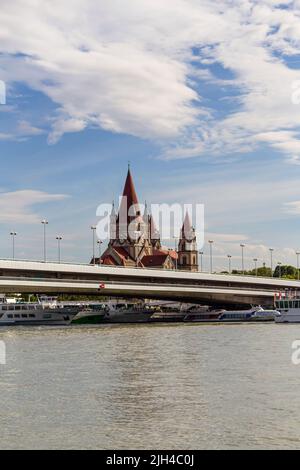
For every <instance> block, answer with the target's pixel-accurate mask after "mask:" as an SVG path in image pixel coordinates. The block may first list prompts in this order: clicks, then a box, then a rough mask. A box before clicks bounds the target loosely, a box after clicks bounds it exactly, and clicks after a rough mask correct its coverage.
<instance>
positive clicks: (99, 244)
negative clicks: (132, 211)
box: [10, 219, 300, 281]
mask: <svg viewBox="0 0 300 470" xmlns="http://www.w3.org/2000/svg"><path fill="white" fill-rule="evenodd" d="M41 223H42V224H43V235H44V236H43V246H44V253H43V254H44V262H45V263H46V261H47V231H46V228H47V226H48V225H49V222H48V220H46V219H44V220H42V221H41ZM96 229H97V227H96V226H94V225H92V226H91V230H92V234H93V264H94V265H95V264H96V254H95V240H96ZM17 235H18V233H17V232H15V231H11V232H10V236H11V237H12V259H13V260H15V245H16V243H15V239H16V236H17ZM174 238H175V237H174ZM56 240H57V251H58V262H59V263H60V262H61V241H62V240H63V237H62V236H61V235H58V236H57V237H56ZM102 243H103V241H102V240H97V244H98V247H99V264H101V255H102V254H101V251H102V247H101V245H102ZM208 243H209V260H210V261H209V264H210V273H212V272H213V243H214V240H208ZM175 246H176V240H175ZM245 246H246V245H245V244H243V243H241V244H240V247H241V250H242V253H241V255H242V256H241V260H242V266H241V268H242V274H244V273H245V266H244V248H245ZM269 252H270V268H271V277H273V274H274V273H273V252H274V248H269ZM199 255H200V271H201V272H202V271H203V256H204V251H199ZM296 256H297V279H298V281H299V280H300V269H299V268H300V262H299V257H300V251H296ZM227 259H228V272H229V274H231V272H232V266H231V259H232V255H227ZM253 261H254V270H255V275H256V276H257V275H258V271H257V262H258V258H253ZM176 264H177V260H176ZM277 264H278V267H279V277H281V265H282V263H281V262H278V263H277ZM176 269H177V266H176Z"/></svg>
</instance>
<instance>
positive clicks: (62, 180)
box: [0, 0, 300, 269]
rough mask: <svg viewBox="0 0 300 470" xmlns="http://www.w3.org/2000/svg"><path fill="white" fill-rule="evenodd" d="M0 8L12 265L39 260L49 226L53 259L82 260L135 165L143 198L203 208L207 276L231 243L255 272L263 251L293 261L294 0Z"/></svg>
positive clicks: (1, 244)
mask: <svg viewBox="0 0 300 470" xmlns="http://www.w3.org/2000/svg"><path fill="white" fill-rule="evenodd" d="M2 3H3V5H2V4H1V17H0V79H1V80H3V81H5V83H6V86H7V103H6V105H5V106H4V105H0V154H1V156H2V158H1V163H2V165H1V183H0V191H1V192H0V209H1V210H0V222H1V225H0V256H1V257H9V256H10V255H11V240H10V236H9V232H10V231H11V230H16V231H17V232H18V236H17V244H16V247H17V250H16V251H17V256H18V257H20V258H34V259H39V258H42V226H41V223H40V221H41V219H42V218H44V217H45V218H47V219H48V220H49V227H48V248H49V258H51V259H55V257H56V241H55V236H56V235H58V234H62V235H63V237H64V240H63V245H62V253H63V258H64V259H66V260H68V261H80V262H86V261H88V260H89V258H90V255H91V233H90V232H91V231H90V225H91V224H94V223H95V222H97V218H96V215H95V214H96V208H97V206H98V205H99V204H100V203H102V202H110V201H111V200H112V199H113V198H114V199H115V200H117V198H118V195H119V193H120V191H121V190H122V187H123V184H124V178H125V176H126V171H127V162H128V160H130V162H131V168H132V173H133V176H134V180H135V183H136V188H137V191H138V195H139V198H140V200H141V202H143V201H144V200H145V199H147V201H148V202H149V203H151V202H160V203H163V202H166V203H173V202H182V203H204V204H205V235H206V239H208V238H213V239H214V240H215V245H214V255H215V267H216V268H218V269H222V268H224V267H226V263H227V261H226V255H227V254H231V255H233V267H239V265H240V259H239V258H240V247H239V244H240V243H245V244H246V248H245V256H246V260H247V264H248V266H249V267H250V266H252V265H253V262H252V260H253V258H254V257H258V258H259V259H260V261H261V262H262V261H265V262H267V263H268V262H269V254H268V248H269V247H270V246H272V247H274V248H275V254H274V259H275V260H276V261H282V262H290V263H295V255H294V252H295V250H296V249H299V248H300V242H299V240H298V233H299V228H300V227H299V225H300V222H299V214H300V187H299V177H300V165H299V163H300V140H299V135H300V104H298V102H297V96H298V95H297V91H298V88H299V89H300V83H299V84H298V81H299V80H300V70H299V68H300V59H299V53H298V51H299V50H300V49H299V47H300V26H299V24H300V21H299V19H300V18H299V17H300V2H298V1H281V2H276V1H271V0H263V1H260V2H256V1H254V0H253V1H248V0H245V1H242V2H240V1H239V2H235V1H229V0H228V1H225V0H224V1H219V2H211V1H206V0H202V1H201V2H199V1H196V0H195V1H194V0H172V1H171V0H160V1H156V0H154V1H153V2H151V3H150V2H147V1H144V0H139V1H137V0H129V1H128V8H127V9H126V11H124V8H121V6H122V5H121V2H120V1H118V0H112V1H111V2H109V4H107V2H96V1H94V0H85V1H83V0H76V1H75V2H74V1H73V2H70V1H68V0H67V1H65V2H63V5H62V4H61V3H62V2H58V0H54V1H53V2H51V8H50V4H47V2H40V5H39V7H38V8H36V7H35V3H36V2H32V1H31V0H16V1H15V2H14V5H12V2H9V1H7V0H3V2H2ZM82 18H84V21H82ZM293 93H294V95H293ZM295 93H296V95H295ZM295 98H296V100H295ZM205 250H206V251H208V250H207V249H206V247H205Z"/></svg>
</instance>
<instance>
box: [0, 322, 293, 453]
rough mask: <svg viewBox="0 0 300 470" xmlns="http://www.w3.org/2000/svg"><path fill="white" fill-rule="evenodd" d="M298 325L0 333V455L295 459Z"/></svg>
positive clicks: (125, 327)
mask: <svg viewBox="0 0 300 470" xmlns="http://www.w3.org/2000/svg"><path fill="white" fill-rule="evenodd" d="M297 339H298V340H300V325H299V326H298V325H275V324H239V325H238V324H235V325H212V324H211V325H203V324H202V325H201V324H192V325H191V324H172V325H171V324H166V325H162V324H160V325H153V324H152V325H103V326H93V327H89V326H79V325H78V326H71V327H52V328H50V327H39V328H25V327H10V328H1V330H0V340H2V341H4V342H5V344H6V365H0V396H1V406H0V419H1V421H0V422H1V426H0V448H1V449H24V448H30V449H90V448H92V449H95V448H96V449H164V448H167V449H193V448H194V449H231V448H237V449H247V448H250V449H259V448H286V449H293V448H298V447H300V365H298V366H297V365H293V363H292V361H291V355H292V352H293V350H292V343H293V341H294V340H297Z"/></svg>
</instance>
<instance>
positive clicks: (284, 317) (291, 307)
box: [275, 293, 300, 323]
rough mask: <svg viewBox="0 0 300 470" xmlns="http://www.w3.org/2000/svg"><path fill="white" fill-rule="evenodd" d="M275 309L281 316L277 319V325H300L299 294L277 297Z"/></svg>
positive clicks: (279, 295)
mask: <svg viewBox="0 0 300 470" xmlns="http://www.w3.org/2000/svg"><path fill="white" fill-rule="evenodd" d="M275 307H276V309H277V310H278V311H279V312H280V316H278V317H276V318H275V322H276V323H300V295H299V294H298V293H286V294H285V295H284V297H283V298H282V294H278V296H275Z"/></svg>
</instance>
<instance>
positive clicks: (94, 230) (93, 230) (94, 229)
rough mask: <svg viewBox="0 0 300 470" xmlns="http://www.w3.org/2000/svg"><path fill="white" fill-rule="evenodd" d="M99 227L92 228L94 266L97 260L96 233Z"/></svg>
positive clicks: (93, 226)
mask: <svg viewBox="0 0 300 470" xmlns="http://www.w3.org/2000/svg"><path fill="white" fill-rule="evenodd" d="M96 229H97V227H96V226H95V225H92V226H91V230H92V232H93V264H94V265H95V264H96V259H95V232H96Z"/></svg>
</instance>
